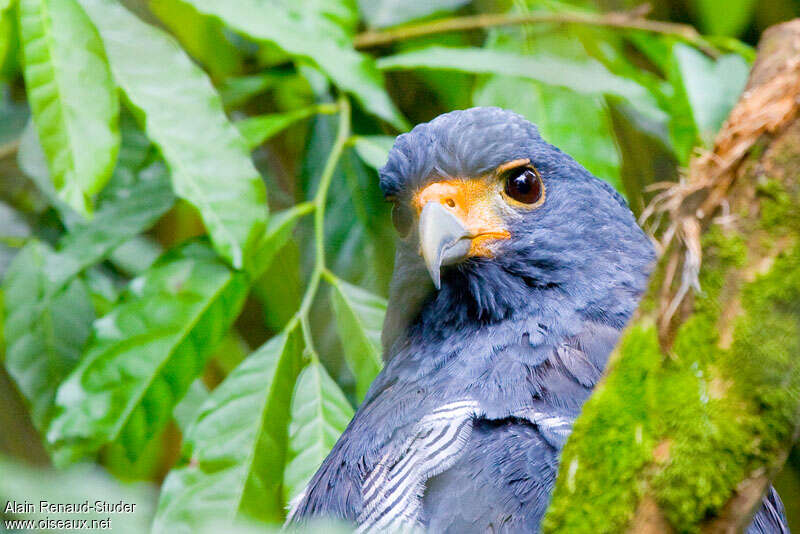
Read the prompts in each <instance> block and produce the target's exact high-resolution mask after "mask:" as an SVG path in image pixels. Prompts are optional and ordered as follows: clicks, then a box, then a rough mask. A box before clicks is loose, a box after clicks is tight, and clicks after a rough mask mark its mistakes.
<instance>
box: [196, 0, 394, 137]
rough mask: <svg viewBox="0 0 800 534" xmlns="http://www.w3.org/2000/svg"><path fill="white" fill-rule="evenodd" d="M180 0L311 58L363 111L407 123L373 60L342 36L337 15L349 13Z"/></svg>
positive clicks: (265, 0) (246, 1)
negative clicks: (354, 47)
mask: <svg viewBox="0 0 800 534" xmlns="http://www.w3.org/2000/svg"><path fill="white" fill-rule="evenodd" d="M185 1H186V3H188V4H191V5H192V6H194V8H195V9H197V10H198V11H200V12H201V13H204V14H206V15H209V16H212V17H217V18H219V19H220V20H222V21H223V22H224V23H225V24H227V25H228V26H229V27H230V28H231V29H232V30H234V31H236V32H239V33H241V34H243V35H244V36H246V37H249V38H250V39H253V40H256V41H265V42H269V43H272V44H274V45H276V46H278V47H280V48H281V49H282V50H283V51H284V52H286V53H288V54H290V55H291V56H293V57H295V58H297V59H300V60H305V61H310V62H312V63H313V64H314V65H316V66H317V67H318V68H319V69H320V70H322V71H323V72H324V73H325V74H326V75H327V76H328V77H329V78H330V79H331V81H332V82H333V83H334V84H336V85H337V86H338V87H339V88H340V89H342V90H344V91H346V92H348V93H350V94H352V95H353V96H354V97H355V98H356V99H357V100H358V101H359V103H360V104H361V105H362V106H364V108H365V109H366V110H367V111H369V112H370V113H372V114H374V115H376V116H377V117H380V118H382V119H384V120H386V121H387V122H389V123H391V124H393V125H394V126H395V127H397V128H399V129H401V130H404V129H406V128H407V123H406V121H405V119H404V118H403V117H402V116H401V115H400V113H399V112H398V111H397V108H395V106H394V104H393V103H392V101H391V99H390V98H389V95H388V94H387V93H386V89H385V87H384V83H383V79H382V77H381V74H380V72H378V70H377V69H376V68H375V63H374V61H373V60H372V58H370V57H369V56H367V55H365V54H360V53H358V52H356V51H355V50H354V49H353V47H352V45H351V44H350V42H349V39H348V38H347V37H348V34H349V33H350V31H349V30H348V29H346V28H345V29H344V30H343V29H342V24H341V20H342V19H343V18H344V19H345V20H346V21H349V20H350V19H349V18H347V17H342V16H341V15H340V16H339V17H337V16H335V15H334V14H333V13H331V12H330V11H328V12H327V13H326V12H324V11H323V12H322V13H320V10H319V9H316V10H315V9H313V7H312V6H309V5H307V3H306V2H299V3H293V2H278V1H276V0H239V1H238V2H219V1H217V0H185ZM326 15H328V16H326Z"/></svg>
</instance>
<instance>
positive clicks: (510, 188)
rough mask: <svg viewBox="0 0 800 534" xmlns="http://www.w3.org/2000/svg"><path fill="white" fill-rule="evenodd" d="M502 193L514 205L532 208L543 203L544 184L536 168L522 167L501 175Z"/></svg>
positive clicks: (530, 166)
mask: <svg viewBox="0 0 800 534" xmlns="http://www.w3.org/2000/svg"><path fill="white" fill-rule="evenodd" d="M503 193H504V194H505V196H506V197H507V198H508V199H509V200H511V201H512V202H513V203H514V204H516V205H522V206H524V207H526V208H533V207H536V206H539V205H541V203H542V202H543V201H544V182H543V181H542V175H541V174H539V171H538V170H537V169H536V167H533V166H532V165H523V166H520V167H516V168H514V169H511V170H509V171H508V172H506V173H504V174H503Z"/></svg>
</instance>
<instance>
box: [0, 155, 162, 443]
mask: <svg viewBox="0 0 800 534" xmlns="http://www.w3.org/2000/svg"><path fill="white" fill-rule="evenodd" d="M148 171H150V172H148ZM159 171H160V172H159ZM107 189H108V191H107V193H106V195H105V196H104V198H103V200H102V201H101V203H100V209H99V210H98V211H97V213H96V214H95V217H94V219H93V220H91V221H82V220H78V221H75V223H74V224H73V225H72V228H71V230H70V232H68V233H67V234H66V235H65V236H64V237H63V238H62V239H61V241H60V244H59V251H58V252H53V251H52V250H51V249H50V248H49V247H48V246H46V245H44V244H41V243H38V242H33V243H31V244H30V245H29V246H28V247H26V249H25V251H24V253H23V254H20V255H18V257H17V258H15V261H14V263H13V264H12V266H11V268H10V269H9V272H8V275H7V277H6V279H5V280H4V282H3V288H4V291H5V292H6V302H5V305H6V310H7V311H6V313H7V315H8V320H7V322H8V326H7V332H6V336H7V342H8V345H9V356H8V359H7V365H8V368H9V373H10V374H11V375H12V377H13V378H14V379H15V380H16V381H17V384H18V386H19V387H20V390H21V391H22V393H23V394H24V395H25V397H26V398H27V399H28V401H29V402H30V403H31V404H32V406H33V410H34V421H35V422H36V424H37V425H38V426H39V428H40V429H41V428H43V427H44V425H45V423H46V422H47V420H48V419H49V416H50V405H51V403H52V397H53V393H54V391H55V388H56V386H58V384H59V383H60V381H61V380H62V379H63V378H64V377H65V376H66V374H67V373H68V372H69V371H70V370H71V369H72V367H73V366H74V365H75V363H76V362H77V360H78V358H79V355H80V352H81V349H82V347H83V343H84V342H85V340H86V337H87V335H88V332H89V326H90V324H91V321H92V319H93V312H92V306H91V301H90V299H89V294H88V292H87V289H86V287H85V285H84V284H83V282H82V281H80V280H78V279H76V277H77V276H78V275H79V274H80V273H81V272H82V271H83V270H84V269H86V268H87V267H89V266H91V265H94V264H95V263H97V262H99V261H101V260H103V259H104V258H105V257H107V256H108V255H109V254H110V253H111V252H112V251H113V250H114V249H115V248H116V247H117V246H118V245H120V244H121V243H123V242H125V241H127V240H129V239H131V238H132V237H133V236H135V235H136V234H138V233H140V232H141V231H143V230H145V229H146V228H148V227H149V226H150V225H152V224H153V223H154V222H155V221H156V220H157V219H158V218H159V217H160V216H161V215H162V214H163V213H164V212H166V211H167V210H168V209H169V207H170V206H171V205H172V202H173V196H172V192H171V191H170V188H169V183H168V181H167V178H166V174H165V173H164V172H163V167H160V166H158V165H155V166H154V167H153V168H152V169H146V170H145V171H143V172H141V173H139V175H138V176H137V177H129V179H128V180H125V179H123V178H122V177H121V175H120V176H116V175H115V178H114V180H113V181H112V184H111V185H109V187H108V188H107Z"/></svg>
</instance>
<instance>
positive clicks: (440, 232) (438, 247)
mask: <svg viewBox="0 0 800 534" xmlns="http://www.w3.org/2000/svg"><path fill="white" fill-rule="evenodd" d="M419 237H420V249H421V250H422V258H423V259H424V260H425V266H426V267H427V268H428V272H429V273H430V275H431V279H432V280H433V285H434V286H436V289H440V288H441V285H442V279H441V269H442V266H444V265H451V264H453V263H458V262H460V261H462V260H464V259H466V258H467V257H468V256H469V251H470V245H471V237H472V235H471V234H470V232H469V231H468V230H467V228H466V227H465V226H464V223H463V222H461V220H460V219H459V218H458V217H456V216H455V215H454V214H453V213H452V212H451V211H448V210H447V208H445V207H444V206H442V205H441V204H440V203H438V202H428V203H427V204H425V206H424V207H423V208H422V213H420V216H419Z"/></svg>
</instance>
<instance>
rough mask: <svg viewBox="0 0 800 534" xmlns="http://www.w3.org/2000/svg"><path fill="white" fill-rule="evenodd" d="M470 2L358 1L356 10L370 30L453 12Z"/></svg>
mask: <svg viewBox="0 0 800 534" xmlns="http://www.w3.org/2000/svg"><path fill="white" fill-rule="evenodd" d="M469 2H470V0H358V8H359V9H360V10H361V13H362V14H363V15H364V20H366V21H367V25H369V26H370V27H371V28H385V27H386V26H396V25H398V24H403V23H406V22H410V21H412V20H416V19H420V18H423V17H428V16H430V15H433V14H435V13H442V12H447V11H454V10H455V9H456V8H459V7H461V6H463V5H466V4H468V3H469Z"/></svg>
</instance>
